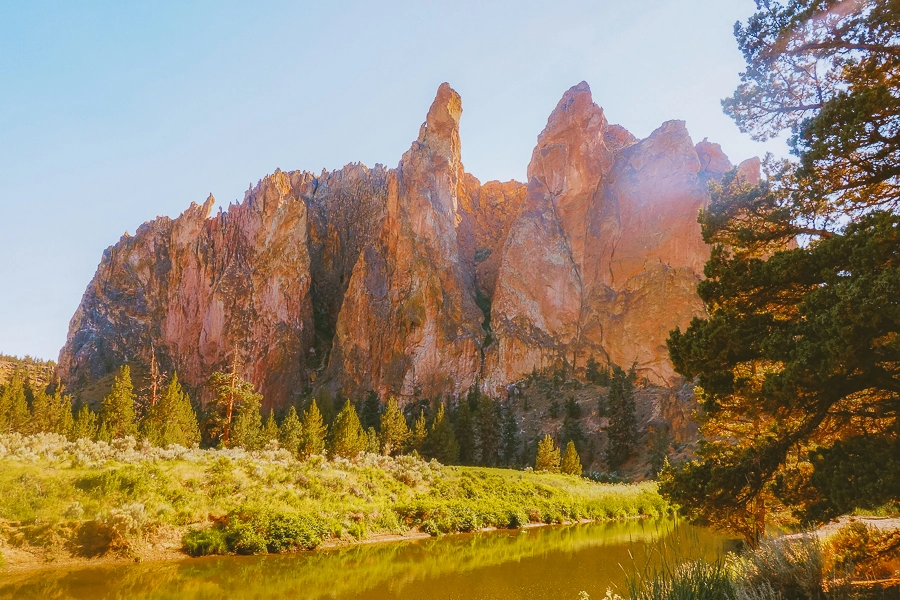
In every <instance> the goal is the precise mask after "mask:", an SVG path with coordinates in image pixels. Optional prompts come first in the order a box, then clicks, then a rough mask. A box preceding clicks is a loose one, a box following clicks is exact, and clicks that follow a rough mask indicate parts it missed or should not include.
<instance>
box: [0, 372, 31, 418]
mask: <svg viewBox="0 0 900 600" xmlns="http://www.w3.org/2000/svg"><path fill="white" fill-rule="evenodd" d="M25 388H26V377H25V373H24V372H23V371H21V370H18V369H17V370H16V371H15V372H14V373H13V375H12V378H10V380H9V383H7V384H6V387H5V388H3V392H2V393H0V431H5V432H20V433H25V432H26V430H27V429H29V428H30V426H31V423H30V422H31V411H29V410H28V397H27V395H26V393H25Z"/></svg>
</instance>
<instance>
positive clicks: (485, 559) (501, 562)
mask: <svg viewBox="0 0 900 600" xmlns="http://www.w3.org/2000/svg"><path fill="white" fill-rule="evenodd" d="M729 544H730V542H728V541H727V540H726V539H724V538H722V537H720V536H717V535H715V534H713V533H711V532H709V531H707V530H703V529H698V528H694V527H690V526H687V525H677V526H676V525H675V524H674V523H673V522H672V521H669V520H656V521H647V520H645V521H628V522H615V523H602V524H588V525H575V526H566V527H544V528H536V529H528V530H522V531H519V530H515V531H497V532H489V533H477V534H470V535H459V536H446V537H443V538H440V539H428V540H419V541H410V542H400V543H385V544H373V545H364V546H354V547H349V548H342V549H334V550H324V551H318V552H310V553H303V554H294V555H284V556H259V557H220V558H204V559H189V560H183V561H176V562H168V563H145V564H140V565H125V566H106V567H91V568H80V569H54V570H46V571H41V572H34V573H28V574H22V575H7V576H4V577H3V579H0V599H6V598H42V599H45V600H55V599H64V598H65V599H68V598H74V599H79V600H80V599H87V598H91V599H94V598H98V599H99V598H103V599H113V598H129V599H131V598H146V599H154V600H157V599H158V600H164V599H169V598H172V599H175V598H178V599H190V600H205V599H210V600H212V599H219V598H225V597H228V598H230V599H232V600H239V599H244V598H247V599H250V598H252V599H254V600H256V599H259V600H262V599H268V598H297V599H303V600H313V599H317V598H336V599H345V598H364V599H371V600H387V599H394V598H404V599H408V598H448V599H449V598H476V599H488V598H490V599H498V600H501V599H507V598H508V599H513V598H516V599H522V598H534V599H538V598H555V599H573V600H574V598H576V597H577V594H578V592H579V591H580V590H585V591H587V592H588V593H590V595H591V597H593V598H602V597H603V595H604V593H605V591H606V588H607V587H608V586H612V587H615V586H621V584H622V583H623V581H624V578H625V577H624V571H623V567H624V568H627V567H629V566H631V565H632V564H634V563H636V564H638V565H644V564H645V563H646V561H648V560H652V561H656V560H659V556H658V553H659V552H660V549H661V548H665V549H667V550H664V551H671V549H672V548H677V549H680V550H678V552H679V553H680V554H681V555H682V556H688V557H693V556H700V555H703V556H707V557H711V556H713V555H715V554H716V553H718V552H720V551H721V550H722V549H723V548H726V547H727V546H728V545H729Z"/></svg>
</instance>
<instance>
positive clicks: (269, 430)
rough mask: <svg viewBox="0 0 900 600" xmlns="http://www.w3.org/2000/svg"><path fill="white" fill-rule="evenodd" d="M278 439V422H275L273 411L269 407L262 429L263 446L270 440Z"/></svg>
mask: <svg viewBox="0 0 900 600" xmlns="http://www.w3.org/2000/svg"><path fill="white" fill-rule="evenodd" d="M273 440H274V441H278V423H276V422H275V411H274V410H272V409H271V408H270V409H269V418H268V419H266V425H265V427H263V430H262V443H263V446H265V445H266V444H268V443H269V442H271V441H273Z"/></svg>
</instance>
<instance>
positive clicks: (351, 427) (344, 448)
mask: <svg viewBox="0 0 900 600" xmlns="http://www.w3.org/2000/svg"><path fill="white" fill-rule="evenodd" d="M367 445H368V438H367V437H366V432H365V431H364V430H363V428H362V425H361V424H360V422H359V416H358V415H357V414H356V409H355V408H353V404H351V403H350V400H347V401H346V402H345V403H344V408H342V409H341V412H339V413H338V414H337V416H336V417H335V418H334V425H333V427H332V430H331V454H332V456H342V457H344V458H356V456H357V455H358V454H359V453H360V452H363V451H365V449H366V446H367Z"/></svg>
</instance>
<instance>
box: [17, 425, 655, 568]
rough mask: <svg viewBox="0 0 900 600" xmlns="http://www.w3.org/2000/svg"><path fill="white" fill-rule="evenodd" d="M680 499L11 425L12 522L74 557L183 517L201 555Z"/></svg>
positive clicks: (604, 515) (23, 541)
mask: <svg viewBox="0 0 900 600" xmlns="http://www.w3.org/2000/svg"><path fill="white" fill-rule="evenodd" d="M668 511H669V508H668V506H667V505H666V503H665V502H664V501H663V500H662V498H661V497H660V496H659V495H658V494H657V492H656V487H655V484H653V483H643V484H634V485H622V484H619V485H606V484H600V483H594V482H591V481H588V480H586V479H582V478H580V477H575V476H571V475H558V474H556V475H554V474H541V473H533V472H521V471H513V470H506V469H485V468H474V467H444V466H442V465H440V464H438V463H436V462H430V463H426V462H424V461H422V460H419V459H416V458H413V457H398V458H386V457H380V456H375V455H362V456H361V457H360V458H359V459H358V460H356V461H347V460H343V459H337V460H333V461H331V460H326V459H325V458H324V457H321V456H316V457H312V458H311V459H310V460H308V461H304V462H300V461H296V460H294V459H293V458H292V457H291V456H290V455H289V454H288V453H286V452H284V451H280V450H278V449H277V448H270V449H268V450H266V451H262V452H257V453H252V454H250V453H247V452H244V451H241V450H198V449H194V450H186V449H177V448H176V449H169V450H160V449H156V448H150V447H148V446H141V447H139V446H137V444H136V443H134V442H133V441H132V442H116V443H115V444H113V446H108V445H105V444H102V443H93V442H86V441H84V440H81V441H79V442H77V443H74V444H73V443H68V442H65V441H64V440H63V439H61V438H57V437H56V436H48V435H42V436H31V437H22V436H0V535H2V537H3V538H5V541H6V543H8V544H13V545H22V546H26V545H29V546H33V547H37V548H44V549H45V550H46V551H47V552H63V551H65V552H68V553H70V554H73V555H76V556H78V555H80V556H86V557H89V556H97V555H100V554H103V553H104V552H106V551H115V552H120V553H123V554H125V555H129V556H131V555H134V556H138V555H139V554H140V547H141V544H142V542H149V541H153V540H154V538H155V537H157V536H158V535H159V532H160V531H163V530H165V531H169V532H171V531H172V529H173V528H174V529H175V530H177V531H179V532H180V535H182V536H183V551H185V552H186V553H188V554H191V555H195V556H199V555H206V554H222V553H226V552H235V553H245V554H263V553H278V552H287V551H293V550H300V549H312V548H316V547H318V546H319V545H321V544H322V543H323V542H324V541H329V540H346V541H353V540H359V539H365V538H369V537H372V536H375V535H379V534H402V533H405V532H408V531H410V530H414V529H415V530H420V531H424V532H427V533H430V534H433V535H439V534H444V533H453V532H465V531H474V530H478V529H483V528H486V527H502V528H507V527H511V528H512V527H521V526H524V525H527V524H529V523H562V522H574V521H578V520H608V519H609V520H611V519H621V518H626V517H637V516H658V515H661V514H665V513H667V512H668Z"/></svg>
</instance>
